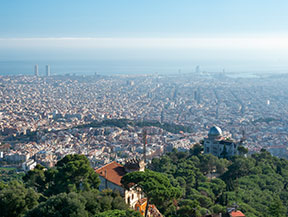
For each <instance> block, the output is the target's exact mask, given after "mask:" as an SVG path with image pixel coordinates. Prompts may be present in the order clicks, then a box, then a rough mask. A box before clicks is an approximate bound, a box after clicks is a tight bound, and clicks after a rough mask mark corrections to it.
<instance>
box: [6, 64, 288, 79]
mask: <svg viewBox="0 0 288 217" xmlns="http://www.w3.org/2000/svg"><path fill="white" fill-rule="evenodd" d="M36 64H38V67H39V74H40V75H41V74H42V75H44V74H45V67H46V65H49V66H50V70H51V75H64V74H76V75H91V74H95V73H97V74H100V75H113V74H179V73H183V74H186V73H195V69H196V67H197V66H198V65H199V66H200V71H202V72H214V73H222V72H223V71H225V74H226V75H229V76H230V77H235V78H237V77H247V78H249V77H251V78H254V77H258V76H261V75H264V74H265V75H267V74H283V73H285V74H286V73H288V70H285V69H279V68H273V67H270V68H269V67H265V68H264V67H262V68H261V67H258V68H257V66H251V65H243V64H241V65H239V64H238V65H237V64H234V65H233V64H231V63H228V64H227V65H228V66H229V67H228V69H227V68H225V66H226V65H225V64H223V63H222V64H218V63H217V62H211V61H210V62H208V63H207V62H205V61H203V62H200V63H199V62H195V61H193V60H191V61H187V60H185V61H179V60H177V61H176V60H175V61H174V60H35V61H32V60H21V61H20V60H19V61H0V75H33V74H34V66H35V65H36Z"/></svg>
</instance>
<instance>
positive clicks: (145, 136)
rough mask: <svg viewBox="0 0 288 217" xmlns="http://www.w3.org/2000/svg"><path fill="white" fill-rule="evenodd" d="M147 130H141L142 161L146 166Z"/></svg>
mask: <svg viewBox="0 0 288 217" xmlns="http://www.w3.org/2000/svg"><path fill="white" fill-rule="evenodd" d="M146 146H147V130H146V129H145V128H143V160H144V163H145V165H146Z"/></svg>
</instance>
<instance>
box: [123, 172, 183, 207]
mask: <svg viewBox="0 0 288 217" xmlns="http://www.w3.org/2000/svg"><path fill="white" fill-rule="evenodd" d="M121 183H122V184H123V185H124V187H125V188H126V189H129V188H130V187H131V183H134V186H133V187H134V188H138V187H139V188H141V190H142V192H143V193H144V194H145V195H146V197H147V198H148V199H149V200H150V201H151V202H152V203H153V204H155V205H156V206H163V204H164V202H165V201H167V200H172V199H173V198H177V197H179V196H180V194H181V191H180V189H178V188H176V187H173V186H172V185H171V183H170V181H169V179H168V177H167V176H165V175H164V174H161V173H157V172H154V171H151V170H146V171H145V172H133V173H128V174H126V175H125V176H124V177H123V178H122V180H121Z"/></svg>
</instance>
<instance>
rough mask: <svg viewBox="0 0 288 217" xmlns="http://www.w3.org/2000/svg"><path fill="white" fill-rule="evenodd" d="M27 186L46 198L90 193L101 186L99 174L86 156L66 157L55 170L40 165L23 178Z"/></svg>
mask: <svg viewBox="0 0 288 217" xmlns="http://www.w3.org/2000/svg"><path fill="white" fill-rule="evenodd" d="M23 180H24V182H25V183H26V185H27V186H29V187H33V188H34V189H36V190H37V191H38V192H41V193H43V194H44V195H46V196H50V195H55V194H59V193H64V192H66V193H69V192H73V191H74V192H80V191H88V190H90V189H97V188H98V186H99V184H100V179H99V177H98V174H97V173H95V171H94V169H93V168H92V167H91V166H90V163H89V160H88V159H87V158H86V157H85V156H84V155H78V154H74V155H66V156H65V157H64V158H63V159H62V160H60V161H58V163H57V164H56V166H55V167H54V168H50V169H48V170H45V169H44V167H42V166H40V165H38V166H36V168H35V169H34V170H32V171H29V172H28V173H27V174H26V175H25V177H24V178H23Z"/></svg>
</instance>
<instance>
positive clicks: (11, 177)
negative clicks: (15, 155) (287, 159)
mask: <svg viewBox="0 0 288 217" xmlns="http://www.w3.org/2000/svg"><path fill="white" fill-rule="evenodd" d="M23 176H24V173H23V172H18V171H17V169H16V168H13V167H11V168H9V167H8V168H7V167H0V182H1V181H2V182H5V183H8V182H11V181H21V180H22V177H23Z"/></svg>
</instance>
